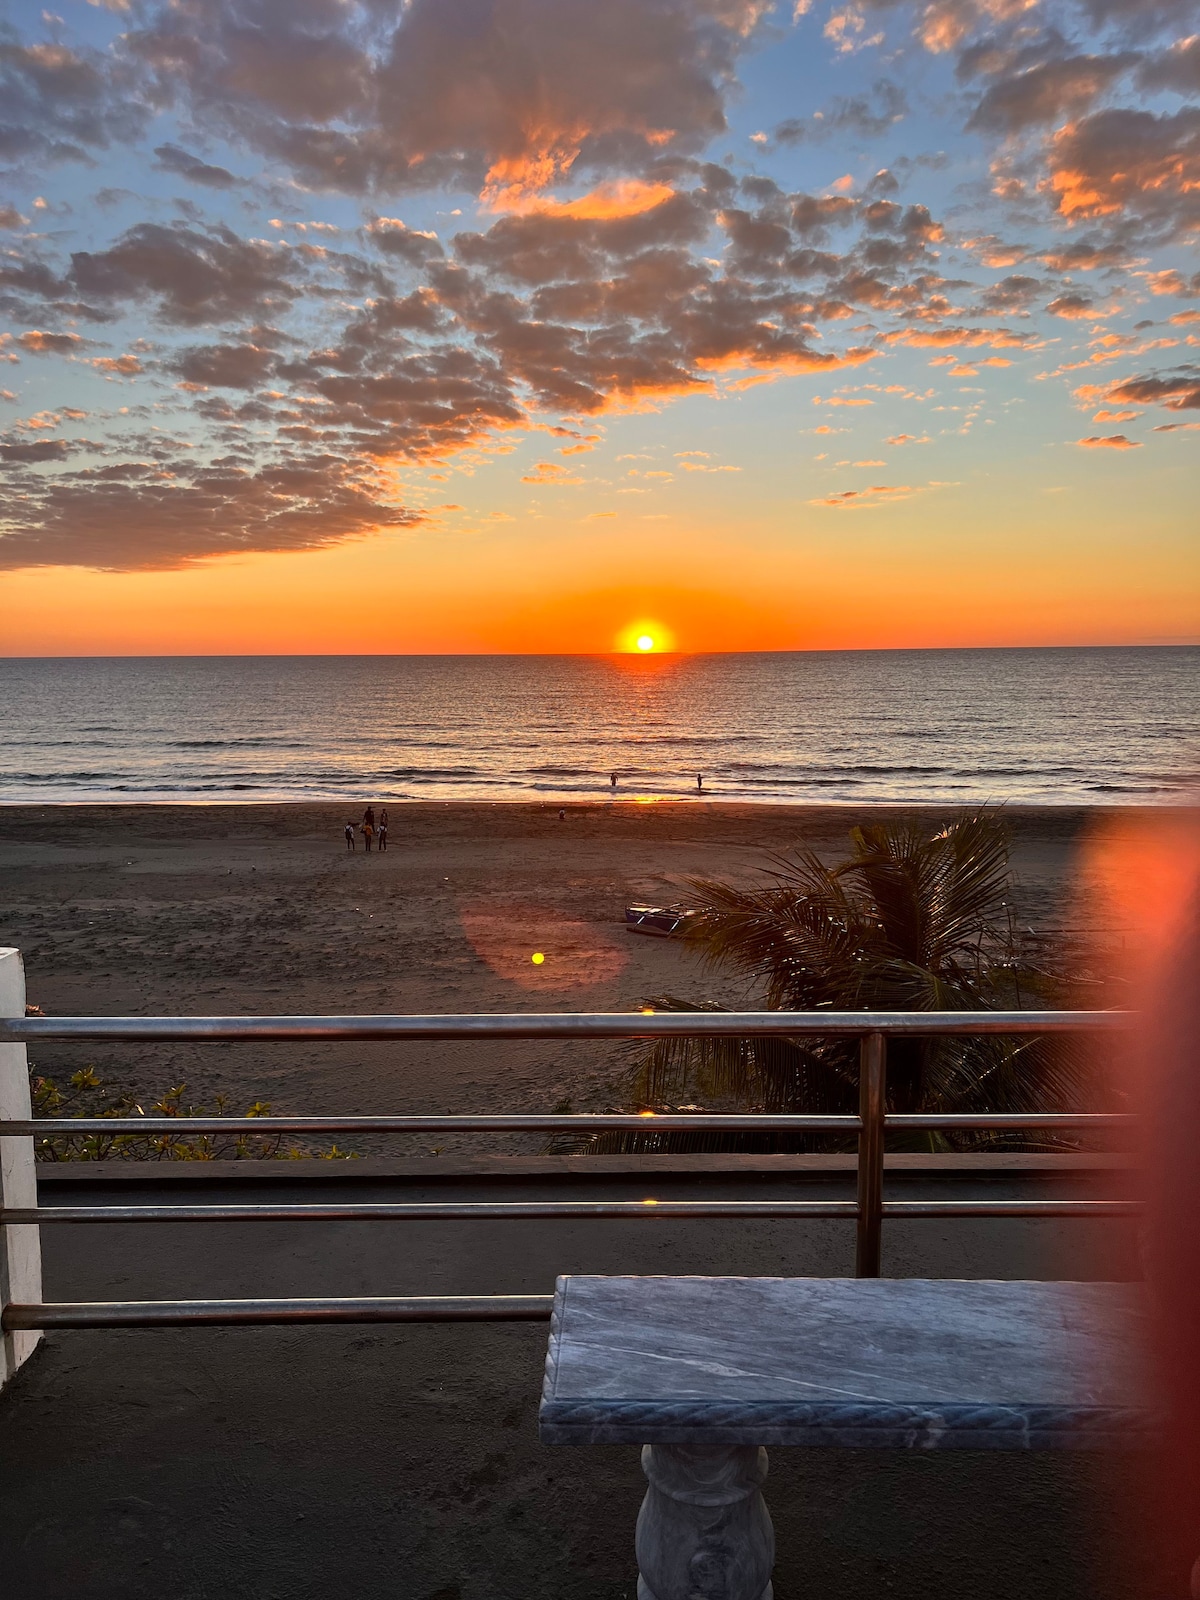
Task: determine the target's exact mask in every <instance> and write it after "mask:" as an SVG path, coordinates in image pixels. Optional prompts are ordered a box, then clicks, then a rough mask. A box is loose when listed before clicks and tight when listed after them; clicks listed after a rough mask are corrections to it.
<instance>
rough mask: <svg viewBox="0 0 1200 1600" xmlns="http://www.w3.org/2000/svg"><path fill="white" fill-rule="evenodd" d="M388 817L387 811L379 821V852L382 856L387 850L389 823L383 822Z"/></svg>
mask: <svg viewBox="0 0 1200 1600" xmlns="http://www.w3.org/2000/svg"><path fill="white" fill-rule="evenodd" d="M386 816H387V812H386V811H385V812H384V813H383V816H382V817H380V819H379V851H380V854H381V855H382V853H383V852H384V851H385V850H386V849H387V823H386V822H385V821H384V820H383V818H384V817H386Z"/></svg>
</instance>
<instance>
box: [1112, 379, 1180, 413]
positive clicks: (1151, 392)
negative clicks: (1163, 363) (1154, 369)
mask: <svg viewBox="0 0 1200 1600" xmlns="http://www.w3.org/2000/svg"><path fill="white" fill-rule="evenodd" d="M1104 398H1105V400H1106V401H1107V402H1108V403H1109V404H1113V403H1115V402H1117V403H1119V402H1123V403H1125V404H1132V405H1140V406H1152V405H1161V406H1165V407H1166V409H1167V410H1168V411H1197V410H1200V371H1186V372H1180V373H1176V374H1173V375H1169V376H1167V377H1152V376H1147V377H1141V378H1126V379H1124V380H1123V381H1122V382H1120V383H1115V384H1113V386H1112V388H1110V389H1109V390H1108V391H1107V392H1106V394H1105V396H1104Z"/></svg>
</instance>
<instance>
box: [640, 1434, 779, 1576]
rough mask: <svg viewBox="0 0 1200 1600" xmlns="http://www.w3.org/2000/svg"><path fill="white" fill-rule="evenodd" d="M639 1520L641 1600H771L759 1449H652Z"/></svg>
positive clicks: (771, 1541) (645, 1460) (763, 1464)
mask: <svg viewBox="0 0 1200 1600" xmlns="http://www.w3.org/2000/svg"><path fill="white" fill-rule="evenodd" d="M642 1470H643V1472H644V1473H645V1474H646V1477H647V1478H648V1479H649V1481H650V1487H649V1489H647V1491H646V1498H645V1499H644V1500H643V1501H642V1509H641V1511H640V1512H639V1513H638V1520H637V1536H636V1548H637V1560H638V1574H639V1575H638V1600H771V1569H772V1567H773V1566H774V1565H775V1530H774V1528H772V1526H771V1518H770V1515H769V1513H768V1511H767V1507H766V1504H765V1502H764V1500H763V1497H762V1495H761V1494H760V1492H759V1488H760V1485H761V1484H762V1481H763V1479H764V1478H765V1477H766V1475H767V1452H766V1451H765V1450H762V1449H760V1448H759V1447H758V1446H757V1445H724V1446H718V1447H715V1448H709V1449H705V1448H699V1447H695V1446H692V1445H664V1444H648V1445H646V1446H645V1447H644V1448H643V1450H642Z"/></svg>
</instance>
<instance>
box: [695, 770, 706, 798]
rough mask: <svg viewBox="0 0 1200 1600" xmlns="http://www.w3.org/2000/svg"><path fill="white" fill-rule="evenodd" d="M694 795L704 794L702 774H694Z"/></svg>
mask: <svg viewBox="0 0 1200 1600" xmlns="http://www.w3.org/2000/svg"><path fill="white" fill-rule="evenodd" d="M696 793H697V794H703V793H704V774H703V773H702V772H698V773H697V774H696Z"/></svg>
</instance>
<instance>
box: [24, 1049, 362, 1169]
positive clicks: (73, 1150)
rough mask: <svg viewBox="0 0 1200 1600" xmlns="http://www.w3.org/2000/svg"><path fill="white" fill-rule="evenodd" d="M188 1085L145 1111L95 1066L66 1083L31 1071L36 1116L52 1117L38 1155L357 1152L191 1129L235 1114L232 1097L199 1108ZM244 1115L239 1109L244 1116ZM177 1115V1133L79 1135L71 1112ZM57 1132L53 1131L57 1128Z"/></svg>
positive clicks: (190, 1157) (96, 1157) (226, 1157)
mask: <svg viewBox="0 0 1200 1600" xmlns="http://www.w3.org/2000/svg"><path fill="white" fill-rule="evenodd" d="M186 1092H187V1085H186V1084H184V1083H181V1084H177V1085H176V1086H175V1087H174V1088H171V1089H168V1090H167V1091H166V1093H165V1094H164V1095H163V1096H162V1097H161V1099H159V1100H156V1101H155V1103H154V1104H153V1105H152V1106H151V1107H150V1109H149V1111H148V1112H147V1111H145V1110H144V1109H143V1107H142V1106H141V1105H140V1104H139V1103H138V1101H137V1099H136V1098H135V1097H134V1096H133V1095H131V1094H127V1093H121V1092H119V1091H114V1090H113V1089H112V1087H111V1086H109V1085H107V1084H105V1083H104V1082H103V1080H102V1079H101V1078H100V1077H99V1076H98V1075H97V1073H96V1071H95V1069H94V1068H92V1067H81V1068H80V1069H79V1071H78V1072H73V1073H72V1074H71V1076H70V1078H68V1079H67V1082H66V1084H65V1086H64V1087H62V1088H60V1087H59V1086H58V1084H57V1083H55V1082H54V1080H53V1079H52V1078H47V1077H44V1076H43V1075H42V1074H40V1073H34V1072H31V1073H30V1075H29V1093H30V1099H31V1101H32V1104H33V1114H34V1116H35V1117H45V1118H47V1119H54V1120H57V1122H58V1126H57V1127H55V1126H54V1120H48V1125H47V1129H46V1133H45V1134H44V1135H41V1136H39V1137H37V1138H35V1139H34V1141H33V1147H34V1153H35V1156H36V1158H37V1160H38V1161H243V1160H249V1159H258V1160H264V1159H265V1160H277V1161H278V1160H284V1161H286V1160H299V1159H300V1158H301V1157H304V1156H309V1157H314V1156H315V1157H318V1158H324V1159H326V1160H338V1159H340V1158H343V1157H347V1156H349V1155H350V1154H351V1152H349V1151H346V1150H339V1149H338V1147H337V1145H336V1144H335V1145H333V1146H332V1147H331V1148H330V1149H328V1150H310V1149H304V1148H301V1147H300V1146H299V1145H297V1144H295V1143H287V1142H286V1141H285V1137H284V1135H283V1134H282V1133H271V1132H269V1131H266V1130H264V1132H262V1133H261V1134H259V1133H247V1132H243V1131H237V1132H235V1131H231V1132H229V1133H227V1134H225V1133H197V1132H192V1131H190V1130H189V1129H188V1125H187V1124H188V1119H189V1118H190V1117H221V1116H226V1115H229V1114H230V1113H229V1111H228V1108H227V1106H226V1103H225V1099H224V1096H222V1095H218V1096H217V1099H216V1103H215V1105H212V1106H196V1105H191V1104H189V1103H188V1102H186V1101H185V1100H184V1095H185V1094H186ZM270 1111H271V1107H270V1105H269V1103H268V1102H266V1101H265V1100H256V1101H255V1102H254V1104H253V1105H252V1106H248V1107H247V1109H246V1110H245V1111H244V1112H242V1113H240V1115H243V1116H247V1117H265V1116H269V1115H270ZM237 1114H238V1113H234V1115H237ZM141 1116H151V1117H177V1118H178V1119H179V1132H178V1133H175V1132H171V1133H111V1134H106V1133H72V1131H71V1118H73V1117H89V1118H103V1119H104V1120H106V1121H109V1120H112V1119H114V1118H117V1117H120V1118H130V1117H141ZM51 1130H53V1131H51Z"/></svg>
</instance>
